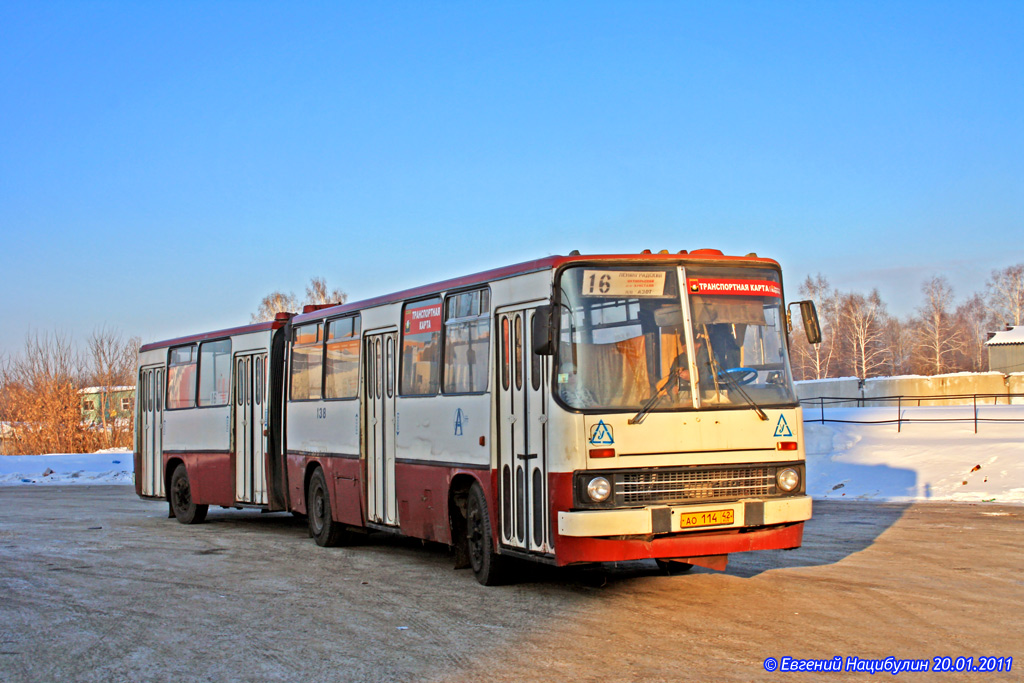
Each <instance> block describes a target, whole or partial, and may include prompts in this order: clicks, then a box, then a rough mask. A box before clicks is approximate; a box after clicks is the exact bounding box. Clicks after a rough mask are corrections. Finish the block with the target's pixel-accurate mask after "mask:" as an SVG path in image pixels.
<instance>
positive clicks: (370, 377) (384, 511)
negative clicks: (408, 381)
mask: <svg viewBox="0 0 1024 683" xmlns="http://www.w3.org/2000/svg"><path fill="white" fill-rule="evenodd" d="M397 336H398V335H396V334H395V333H394V332H387V333H384V334H372V335H367V336H366V341H365V344H366V347H365V353H364V354H363V358H365V359H366V360H365V370H366V372H365V373H364V382H363V387H364V398H365V401H364V405H365V406H366V408H365V410H364V411H363V412H364V413H365V415H366V417H365V419H366V432H365V433H366V506H367V513H368V517H369V520H370V521H371V522H375V523H377V524H386V525H388V526H394V525H397V524H398V507H397V505H396V502H395V365H396V362H397V361H396V350H395V344H396V341H397V339H396V338H397Z"/></svg>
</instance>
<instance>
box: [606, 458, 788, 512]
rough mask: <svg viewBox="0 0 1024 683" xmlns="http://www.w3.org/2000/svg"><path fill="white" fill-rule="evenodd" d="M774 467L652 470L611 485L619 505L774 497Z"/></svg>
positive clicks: (628, 475) (775, 491) (629, 476)
mask: <svg viewBox="0 0 1024 683" xmlns="http://www.w3.org/2000/svg"><path fill="white" fill-rule="evenodd" d="M775 470H776V468H775V467H730V468H721V469H703V468H702V469H693V468H685V469H677V470H652V471H646V472H628V473H623V474H622V475H621V476H620V477H618V478H617V481H616V482H615V498H616V503H617V504H619V505H636V504H643V505H648V504H651V503H655V504H673V503H691V502H694V501H698V500H716V499H724V498H731V499H737V498H748V497H756V496H774V495H778V493H779V491H778V490H777V489H776V486H775Z"/></svg>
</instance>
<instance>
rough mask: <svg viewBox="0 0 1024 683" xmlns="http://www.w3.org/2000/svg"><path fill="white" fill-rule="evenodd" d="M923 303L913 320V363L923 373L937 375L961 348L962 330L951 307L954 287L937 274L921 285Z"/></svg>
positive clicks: (947, 368)
mask: <svg viewBox="0 0 1024 683" xmlns="http://www.w3.org/2000/svg"><path fill="white" fill-rule="evenodd" d="M921 292H922V293H923V294H924V303H923V304H922V305H921V306H920V307H919V308H918V309H917V310H918V315H917V317H916V319H915V320H914V331H913V335H914V365H915V366H916V367H917V369H918V371H919V372H921V373H922V374H925V375H939V374H942V373H943V372H947V371H949V370H950V369H951V368H952V365H953V362H954V357H955V355H956V354H957V353H959V352H960V351H962V350H963V347H964V340H963V334H962V332H961V331H960V330H959V329H958V328H957V326H956V325H955V324H954V320H953V314H952V311H951V310H950V309H951V307H952V305H953V288H952V287H950V285H949V281H947V280H946V278H945V277H942V276H936V277H933V278H932V279H930V280H928V281H927V282H925V283H924V285H923V286H922V287H921Z"/></svg>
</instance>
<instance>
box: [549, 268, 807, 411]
mask: <svg viewBox="0 0 1024 683" xmlns="http://www.w3.org/2000/svg"><path fill="white" fill-rule="evenodd" d="M680 278H682V281H683V282H685V283H686V285H685V296H683V295H682V294H681V292H680V286H679V285H680V281H681V280H680ZM559 292H560V297H559V307H560V315H559V320H560V334H559V340H558V341H559V343H558V349H557V352H556V354H557V356H556V363H557V364H556V367H557V373H556V378H555V379H556V384H555V391H556V392H557V394H558V396H559V397H560V398H561V400H562V401H563V402H564V403H565V404H566V405H567V406H569V407H570V408H574V409H578V410H644V411H645V412H646V411H647V410H654V411H664V410H693V409H700V408H704V409H709V408H719V407H722V408H726V407H728V408H736V407H749V408H755V407H757V406H779V405H793V404H794V403H796V396H795V394H794V391H793V383H792V378H791V375H790V368H789V360H788V357H787V353H786V340H785V330H784V327H783V325H784V318H783V314H784V311H783V306H782V287H781V283H780V281H779V275H778V272H777V271H774V270H771V269H768V268H736V267H732V268H728V267H725V268H723V267H714V266H701V267H691V268H687V269H682V268H676V267H674V266H665V267H657V268H652V267H649V266H647V267H629V266H614V267H607V266H576V267H571V268H567V269H566V270H564V271H563V272H562V274H561V276H560V280H559ZM687 321H689V325H687Z"/></svg>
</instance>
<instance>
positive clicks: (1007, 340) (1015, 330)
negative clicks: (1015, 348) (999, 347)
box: [985, 325, 1024, 344]
mask: <svg viewBox="0 0 1024 683" xmlns="http://www.w3.org/2000/svg"><path fill="white" fill-rule="evenodd" d="M985 343H986V344H1024V325H1016V326H1014V327H1011V328H1010V329H1008V330H1003V331H1002V332H996V333H995V334H994V335H992V338H991V339H989V340H988V341H987V342H985Z"/></svg>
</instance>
